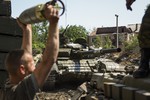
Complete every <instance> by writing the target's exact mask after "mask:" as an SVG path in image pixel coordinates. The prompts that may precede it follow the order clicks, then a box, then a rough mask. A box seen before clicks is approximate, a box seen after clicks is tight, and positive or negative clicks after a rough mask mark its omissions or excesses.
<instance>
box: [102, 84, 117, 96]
mask: <svg viewBox="0 0 150 100" xmlns="http://www.w3.org/2000/svg"><path fill="white" fill-rule="evenodd" d="M113 84H116V83H113V82H104V95H105V97H106V98H112V85H113Z"/></svg>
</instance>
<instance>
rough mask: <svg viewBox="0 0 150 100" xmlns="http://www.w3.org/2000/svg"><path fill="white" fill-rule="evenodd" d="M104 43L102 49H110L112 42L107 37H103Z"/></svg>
mask: <svg viewBox="0 0 150 100" xmlns="http://www.w3.org/2000/svg"><path fill="white" fill-rule="evenodd" d="M104 41H105V44H104V46H103V48H106V49H107V48H112V42H111V39H110V38H109V36H108V35H106V36H105V38H104Z"/></svg>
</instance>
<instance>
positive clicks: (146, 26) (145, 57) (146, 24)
mask: <svg viewBox="0 0 150 100" xmlns="http://www.w3.org/2000/svg"><path fill="white" fill-rule="evenodd" d="M134 1H135V0H126V7H127V9H129V10H132V8H131V5H132V3H133V2H134ZM138 41H139V47H140V52H141V59H140V65H139V68H138V69H137V70H136V71H135V72H134V73H133V77H134V78H144V77H147V76H148V74H149V60H150V5H149V6H148V8H147V9H146V11H145V14H144V16H143V18H142V23H141V27H140V31H139V34H138Z"/></svg>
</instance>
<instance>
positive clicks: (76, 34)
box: [60, 25, 88, 42]
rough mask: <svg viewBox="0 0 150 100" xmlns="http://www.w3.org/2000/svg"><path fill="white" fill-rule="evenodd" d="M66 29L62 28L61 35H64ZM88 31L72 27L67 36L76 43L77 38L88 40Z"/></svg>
mask: <svg viewBox="0 0 150 100" xmlns="http://www.w3.org/2000/svg"><path fill="white" fill-rule="evenodd" d="M64 30H65V29H64V28H63V27H61V28H60V33H62V32H63V31H64ZM87 33H88V31H87V30H86V29H85V28H84V27H83V26H80V25H79V26H76V25H71V26H69V28H68V29H67V31H66V32H65V34H64V35H65V36H66V37H67V38H68V39H69V41H72V42H74V41H75V40H76V39H77V38H81V37H82V38H85V39H86V38H87V37H86V36H87Z"/></svg>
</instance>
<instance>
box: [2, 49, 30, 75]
mask: <svg viewBox="0 0 150 100" xmlns="http://www.w3.org/2000/svg"><path fill="white" fill-rule="evenodd" d="M26 53H28V52H27V51H25V50H23V49H16V50H12V51H10V52H9V53H8V55H7V56H6V59H5V66H6V69H7V71H8V73H9V74H13V75H15V74H16V72H17V69H18V68H19V66H20V65H21V64H23V63H24V61H23V59H22V57H23V56H24V55H25V54H26Z"/></svg>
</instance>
